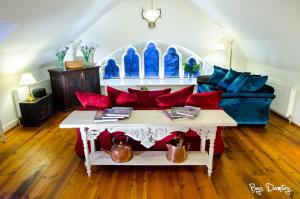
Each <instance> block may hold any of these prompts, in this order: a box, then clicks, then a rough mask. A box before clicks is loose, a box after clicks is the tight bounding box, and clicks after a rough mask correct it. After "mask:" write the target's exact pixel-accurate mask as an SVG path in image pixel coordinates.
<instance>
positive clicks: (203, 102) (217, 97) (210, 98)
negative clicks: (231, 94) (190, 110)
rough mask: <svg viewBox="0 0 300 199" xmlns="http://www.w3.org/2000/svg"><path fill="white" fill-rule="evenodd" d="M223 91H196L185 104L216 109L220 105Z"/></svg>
mask: <svg viewBox="0 0 300 199" xmlns="http://www.w3.org/2000/svg"><path fill="white" fill-rule="evenodd" d="M222 93H223V91H211V92H202V93H196V94H193V95H191V96H189V98H188V99H187V100H186V102H185V105H188V106H196V107H200V108H204V109H214V108H218V107H219V103H220V101H221V98H222Z"/></svg>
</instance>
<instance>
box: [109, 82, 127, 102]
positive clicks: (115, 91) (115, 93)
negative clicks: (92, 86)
mask: <svg viewBox="0 0 300 199" xmlns="http://www.w3.org/2000/svg"><path fill="white" fill-rule="evenodd" d="M106 92H107V95H108V97H109V98H110V99H111V101H112V103H113V105H116V101H117V97H118V96H119V95H120V94H121V93H122V92H124V91H121V90H118V89H115V88H113V87H110V86H107V87H106Z"/></svg>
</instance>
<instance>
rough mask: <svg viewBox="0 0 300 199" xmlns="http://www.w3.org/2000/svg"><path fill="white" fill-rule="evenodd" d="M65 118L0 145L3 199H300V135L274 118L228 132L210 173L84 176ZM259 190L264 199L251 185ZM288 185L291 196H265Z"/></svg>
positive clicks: (19, 132)
mask: <svg viewBox="0 0 300 199" xmlns="http://www.w3.org/2000/svg"><path fill="white" fill-rule="evenodd" d="M66 116H67V113H58V114H56V115H55V116H54V117H52V118H51V119H50V120H49V121H48V122H46V123H45V124H44V125H43V126H42V127H40V128H22V127H16V128H14V129H12V130H11V131H9V132H8V133H7V134H6V136H7V143H5V144H3V143H1V144H0V198H1V199H2V198H71V199H73V198H84V199H85V198H99V199H100V198H101V199H105V198H112V199H122V198H135V199H144V198H153V199H160V198H170V199H175V198H188V199H191V198H205V199H209V198H220V199H223V198H224V199H227V198H232V199H239V198H241V199H247V198H263V199H266V198H274V199H280V198H297V199H300V128H299V127H296V126H294V125H289V124H288V122H287V121H286V120H283V119H282V118H280V117H279V116H277V115H275V114H272V115H271V122H270V124H269V125H267V126H266V127H238V128H227V129H225V130H224V132H223V137H224V141H225V144H226V151H225V153H224V154H223V155H222V157H221V158H215V159H214V169H213V174H212V177H211V178H208V177H207V169H206V168H205V167H197V166H194V167H109V166H105V167H103V166H98V167H97V166H93V168H92V170H93V174H92V177H91V178H89V177H87V176H86V172H85V168H84V165H83V161H82V160H81V159H79V158H78V157H77V156H76V155H75V153H74V150H73V148H74V143H75V138H76V135H75V131H74V130H71V129H70V130H68V129H59V128H58V124H59V123H60V122H61V121H62V120H63V118H65V117H66ZM250 183H254V184H255V185H256V186H257V187H262V188H263V189H264V192H262V195H261V196H259V195H258V194H256V193H251V190H250V188H249V184H250ZM266 183H271V184H273V185H274V186H281V185H286V186H289V187H290V188H291V189H292V190H293V192H291V195H290V196H289V195H287V194H286V193H284V192H279V191H271V192H268V191H267V190H266V187H265V184H266Z"/></svg>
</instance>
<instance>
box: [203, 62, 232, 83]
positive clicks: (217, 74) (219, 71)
mask: <svg viewBox="0 0 300 199" xmlns="http://www.w3.org/2000/svg"><path fill="white" fill-rule="evenodd" d="M227 72H228V70H227V69H225V68H221V67H219V66H214V73H213V74H212V75H211V76H210V78H209V79H208V81H207V82H208V83H210V84H215V85H218V83H219V82H220V81H221V80H222V79H223V78H224V77H225V75H226V73H227Z"/></svg>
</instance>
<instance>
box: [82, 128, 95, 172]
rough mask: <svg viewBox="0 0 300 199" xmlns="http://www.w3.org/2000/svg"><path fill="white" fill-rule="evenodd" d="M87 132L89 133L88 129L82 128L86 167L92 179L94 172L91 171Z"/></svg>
mask: <svg viewBox="0 0 300 199" xmlns="http://www.w3.org/2000/svg"><path fill="white" fill-rule="evenodd" d="M86 131H87V130H86V128H80V133H81V139H82V142H83V149H84V157H85V167H86V171H87V174H88V176H89V177H90V176H91V174H92V170H91V163H90V153H89V147H88V143H87V136H86V133H87V132H86Z"/></svg>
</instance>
